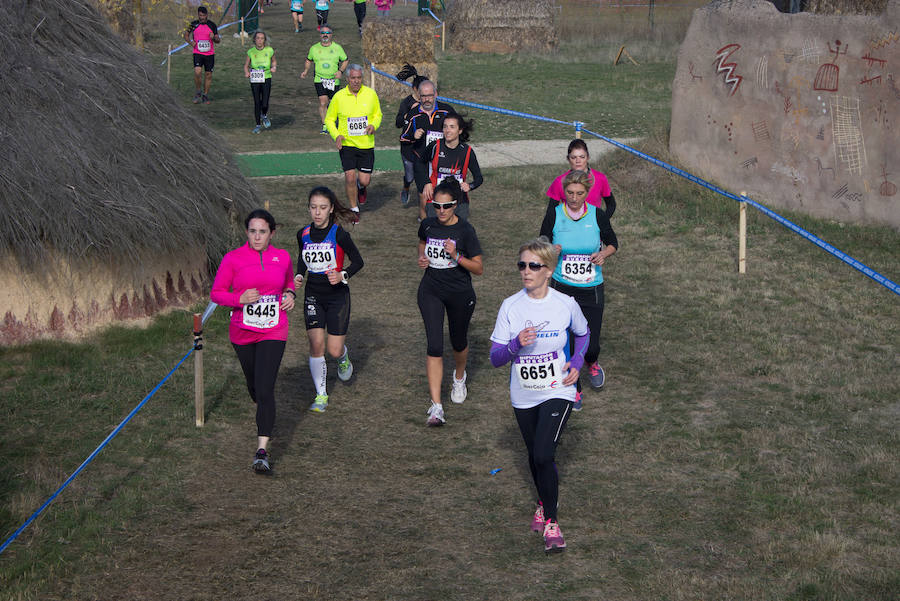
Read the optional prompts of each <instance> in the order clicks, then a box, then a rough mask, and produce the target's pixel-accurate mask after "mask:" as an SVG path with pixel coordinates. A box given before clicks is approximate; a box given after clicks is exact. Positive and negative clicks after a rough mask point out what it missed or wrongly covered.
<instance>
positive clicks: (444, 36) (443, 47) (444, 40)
mask: <svg viewBox="0 0 900 601" xmlns="http://www.w3.org/2000/svg"><path fill="white" fill-rule="evenodd" d="M446 49H447V22H446V21H441V52H444V51H445V50H446Z"/></svg>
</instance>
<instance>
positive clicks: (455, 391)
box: [450, 371, 469, 404]
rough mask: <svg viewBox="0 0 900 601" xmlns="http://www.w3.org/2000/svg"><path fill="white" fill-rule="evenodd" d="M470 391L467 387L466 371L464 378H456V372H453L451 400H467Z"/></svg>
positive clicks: (456, 401) (457, 401)
mask: <svg viewBox="0 0 900 601" xmlns="http://www.w3.org/2000/svg"><path fill="white" fill-rule="evenodd" d="M468 394H469V391H468V390H467V389H466V372H463V377H462V380H457V379H456V372H455V371H454V372H453V385H452V387H451V388H450V400H451V401H453V402H454V403H457V404H459V403H462V402H463V401H465V400H466V395H468Z"/></svg>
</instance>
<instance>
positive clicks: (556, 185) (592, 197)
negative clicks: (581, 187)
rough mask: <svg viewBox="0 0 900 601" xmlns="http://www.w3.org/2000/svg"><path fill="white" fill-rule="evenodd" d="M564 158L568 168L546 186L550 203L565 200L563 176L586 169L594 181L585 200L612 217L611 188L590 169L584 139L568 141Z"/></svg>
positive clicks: (601, 176)
mask: <svg viewBox="0 0 900 601" xmlns="http://www.w3.org/2000/svg"><path fill="white" fill-rule="evenodd" d="M566 159H567V160H568V161H569V167H571V169H569V170H568V171H566V172H565V173H563V174H562V175H560V176H559V177H557V178H556V179H555V180H553V183H552V184H550V187H549V188H547V196H548V197H549V198H550V205H551V206H553V207H555V206H556V205H557V204H558V203H560V202H565V200H566V191H565V190H564V189H563V183H562V182H563V178H564V177H565V176H567V175H569V174H570V173H572V172H573V171H586V172H588V173H590V174H591V177H593V178H594V183H593V185H592V186H591V189H590V191H589V192H588V195H587V198H586V199H585V201H586V202H587V203H588V204H589V205H593V206H595V207H597V208H598V209H602V210H604V211H606V216H607V217H608V218H610V219H612V216H613V213H614V212H615V211H616V199H615V197H613V193H612V189H610V187H609V182H608V181H607V179H606V176H605V175H603V174H602V173H600V172H599V171H597V170H596V169H591V167H590V166H589V165H588V161H590V160H591V154H590V153H589V152H588V147H587V144H586V143H585V141H584V140H579V139H575V140H572V141H571V142H570V143H569V150H568V152H567V153H566Z"/></svg>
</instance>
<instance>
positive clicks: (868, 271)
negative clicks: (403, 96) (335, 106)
mask: <svg viewBox="0 0 900 601" xmlns="http://www.w3.org/2000/svg"><path fill="white" fill-rule="evenodd" d="M367 62H368V61H367ZM369 68H371V69H372V71H374V72H375V73H378V74H379V75H383V76H384V77H387V78H389V79H393V80H394V81H396V82H399V83H402V84H403V85H405V86H409V87H412V84H410V83H409V82H406V81H400V80H399V79H397V78H396V77H394V76H393V75H391V74H390V73H385V72H384V71H381V70H379V69H376V68H374V67H372V65H371V63H370V64H369ZM437 99H438V100H443V101H446V102H452V103H454V104H458V105H460V106H469V107H472V108H476V109H481V110H484V111H491V112H494V113H500V114H502V115H511V116H513V117H522V118H524V119H534V120H537V121H546V122H548V123H558V124H560V125H572V126H574V127H575V131H576V132H578V131H584V132H585V133H588V134H590V135H592V136H594V137H595V138H599V139H601V140H603V141H605V142H608V143H609V144H612V145H613V146H616V147H618V148H621V149H622V150H625V151H627V152H630V153H632V154H634V155H636V156H639V157H641V158H642V159H644V160H646V161H649V162H651V163H653V164H654V165H658V166H660V167H662V168H663V169H666V170H667V171H671V172H672V173H675V174H677V175H680V176H681V177H683V178H685V179H687V180H690V181H692V182H694V183H695V184H698V185H700V186H703V187H705V188H708V189H710V190H712V191H713V192H717V193H719V194H721V195H722V196H726V197H728V198H731V199H733V200H736V201H738V202H746V203H747V204H749V205H751V206H753V207H754V208H756V209H758V210H759V211H761V212H762V213H763V214H765V215H766V216H768V217H770V218H772V219H774V220H775V221H777V222H778V223H780V224H781V225H783V226H785V227H786V228H788V229H789V230H791V231H793V232H795V233H796V234H799V235H800V236H802V237H803V238H806V239H807V240H809V241H810V242H812V243H813V244H815V245H816V246H818V247H819V248H821V249H822V250H824V251H826V252H828V253H830V254H832V255H833V256H835V257H837V258H838V259H840V260H841V261H843V262H844V263H846V264H848V265H850V266H851V267H853V268H854V269H857V270H858V271H860V272H861V273H863V274H865V275H866V276H868V277H870V278H872V279H873V280H875V281H876V282H878V283H879V284H881V285H882V286H884V287H885V288H887V289H888V290H890V291H891V292H893V293H894V294H897V295H900V285H898V284H897V283H896V282H893V281H891V280H889V279H888V278H886V277H884V276H883V275H881V274H880V273H878V272H877V271H875V270H874V269H872V268H871V267H868V266H867V265H865V264H863V263H861V262H859V261H857V260H856V259H854V258H853V257H851V256H850V255H848V254H846V253H844V252H843V251H841V250H838V249H837V248H835V247H834V246H832V245H831V244H828V243H827V242H825V241H824V240H822V239H821V238H819V237H817V236H815V235H814V234H811V233H810V232H808V231H806V230H804V229H803V228H802V227H800V226H799V225H797V224H795V223H792V222H791V221H789V220H787V219H785V218H784V217H782V216H781V215H779V214H778V213H776V212H775V211H773V210H771V209H769V208H767V207H765V206H764V205H761V204H759V203H758V202H756V201H755V200H752V199H750V198H748V197H740V196H736V195H734V194H732V193H731V192H728V191H727V190H723V189H722V188H719V187H718V186H715V185H713V184H711V183H709V182H708V181H706V180H704V179H701V178H699V177H697V176H696V175H694V174H692V173H688V172H687V171H684V170H683V169H679V168H678V167H674V166H672V165H669V164H668V163H666V162H664V161H661V160H659V159H657V158H656V157H652V156H650V155H649V154H644V153H643V152H641V151H639V150H636V149H634V148H632V147H630V146H628V145H627V144H622V143H621V142H617V141H616V140H613V139H612V138H607V137H606V136H603V135H601V134H598V133H595V132H592V131H591V130H589V129H585V128H584V123H583V122H582V121H574V122H569V121H560V120H559V119H551V118H550V117H541V116H540V115H530V114H528V113H522V112H519V111H511V110H508V109H501V108H497V107H494V106H489V105H486V104H478V103H475V102H467V101H465V100H459V99H455V98H447V97H445V96H438V97H437Z"/></svg>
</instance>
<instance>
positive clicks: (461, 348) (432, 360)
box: [417, 178, 484, 426]
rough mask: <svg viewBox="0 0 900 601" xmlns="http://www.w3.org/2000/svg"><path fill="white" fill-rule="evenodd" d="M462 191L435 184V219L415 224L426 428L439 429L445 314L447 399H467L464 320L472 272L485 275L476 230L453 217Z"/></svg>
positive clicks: (451, 184)
mask: <svg viewBox="0 0 900 601" xmlns="http://www.w3.org/2000/svg"><path fill="white" fill-rule="evenodd" d="M461 196H462V190H461V189H460V187H459V182H457V181H456V180H455V179H452V178H451V179H449V180H445V181H443V182H441V183H440V184H438V186H437V188H435V192H434V202H433V203H432V204H433V205H434V209H435V211H436V212H437V216H436V217H428V218H426V219H425V220H424V221H422V223H421V224H419V261H418V262H419V267H421V268H422V269H424V270H425V274H424V275H423V276H422V281H421V282H420V283H419V291H418V294H417V300H418V304H419V311H420V312H421V313H422V321H424V322H425V338H426V340H427V344H428V348H427V355H428V356H427V357H426V360H425V372H426V374H427V376H428V391H429V393H430V394H431V406H430V407H429V408H428V412H427V413H428V420H427V422H426V423H427V424H428V425H429V426H442V425H444V421H445V420H444V406H443V404H442V403H441V382H442V380H443V377H444V359H443V356H444V312H446V313H447V323H448V326H449V330H450V344H451V345H452V346H453V360H454V364H455V370H454V371H453V384H452V386H451V390H450V400H451V401H453V402H454V403H462V402H463V401H465V400H466V395H467V394H468V391H467V389H466V360H467V359H468V356H469V341H468V333H469V322H470V321H471V320H472V314H473V313H474V312H475V290H474V288H472V274H473V273H474V274H475V275H481V274H482V273H484V266H483V264H482V262H481V243H480V242H479V241H478V236H477V235H476V234H475V228H473V227H472V225H471V224H470V223H469V222H467V221H466V220H465V219H463V218H461V217H459V216H457V215H456V207H457V206H459V205H458V203H459V199H460V197H461Z"/></svg>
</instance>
